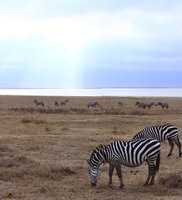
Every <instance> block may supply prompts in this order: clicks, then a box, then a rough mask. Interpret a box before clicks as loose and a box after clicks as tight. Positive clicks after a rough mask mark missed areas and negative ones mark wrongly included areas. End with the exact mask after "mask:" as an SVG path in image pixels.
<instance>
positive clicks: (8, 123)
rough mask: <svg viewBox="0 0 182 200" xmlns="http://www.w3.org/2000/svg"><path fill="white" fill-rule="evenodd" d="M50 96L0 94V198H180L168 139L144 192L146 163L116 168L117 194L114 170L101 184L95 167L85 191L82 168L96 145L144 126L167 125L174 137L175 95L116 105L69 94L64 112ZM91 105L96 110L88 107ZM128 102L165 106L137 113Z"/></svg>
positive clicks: (181, 110)
mask: <svg viewBox="0 0 182 200" xmlns="http://www.w3.org/2000/svg"><path fill="white" fill-rule="evenodd" d="M34 98H36V99H39V100H40V101H44V102H45V107H43V108H42V107H36V106H35V104H34V102H33V100H34ZM65 98H66V97H65ZM65 98H63V99H65ZM58 99H59V98H58V97H22V96H0V158H1V159H0V199H23V200H25V199H33V200H34V199H36V200H37V199H44V200H46V199H47V200H50V199H51V200H52V199H65V200H69V199H71V200H72V199H88V200H94V199H104V200H111V199H125V200H139V199H140V200H144V199H151V200H153V199H155V200H158V199H166V200H169V199H172V198H173V199H180V198H181V196H182V190H181V187H182V183H181V178H182V177H181V158H178V159H177V157H178V149H177V147H176V145H175V147H174V153H173V155H172V156H171V157H170V158H168V157H167V154H168V152H169V145H168V142H166V143H162V156H161V165H160V170H159V172H158V173H157V175H156V181H155V184H154V185H153V186H151V187H143V184H144V182H145V180H146V177H147V173H148V169H147V165H146V164H143V165H141V166H139V167H137V168H128V167H125V166H122V173H123V181H124V184H125V187H124V189H123V190H120V189H119V188H118V187H119V180H118V177H117V176H116V172H114V176H113V185H112V186H109V185H108V165H107V164H106V165H104V166H103V165H102V166H101V167H100V170H101V177H100V179H99V181H98V184H97V186H96V187H95V188H92V187H91V185H90V177H89V174H88V169H87V163H86V160H87V159H88V158H89V157H90V154H91V153H92V151H93V150H94V149H95V147H96V146H98V145H99V144H108V143H110V142H112V141H113V140H128V139H131V138H132V137H133V136H134V135H135V134H136V133H137V132H139V131H140V130H142V129H143V128H144V127H146V126H149V125H160V124H165V123H172V124H174V125H176V126H177V127H178V129H179V137H180V140H182V136H181V132H182V124H181V121H182V115H181V114H182V99H181V98H129V97H125V98H124V97H123V98H122V101H123V106H118V103H117V102H118V100H119V99H120V100H121V98H118V97H70V98H69V99H70V103H69V104H67V105H66V106H65V107H63V106H62V107H61V106H59V107H55V106H54V101H55V100H58ZM92 101H93V102H95V101H98V102H99V104H100V107H97V108H88V107H87V103H88V102H92ZM136 101H139V102H146V103H147V102H168V103H169V109H168V110H163V109H162V108H161V107H152V108H151V109H150V110H148V109H146V110H143V109H139V108H137V107H135V102H136ZM12 105H13V106H12ZM22 105H23V106H22Z"/></svg>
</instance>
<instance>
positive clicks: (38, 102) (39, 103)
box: [34, 99, 44, 107]
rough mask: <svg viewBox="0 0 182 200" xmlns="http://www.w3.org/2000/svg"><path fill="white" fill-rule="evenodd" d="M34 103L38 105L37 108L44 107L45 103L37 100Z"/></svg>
mask: <svg viewBox="0 0 182 200" xmlns="http://www.w3.org/2000/svg"><path fill="white" fill-rule="evenodd" d="M34 102H35V103H36V106H38V105H42V107H44V102H42V101H37V99H34Z"/></svg>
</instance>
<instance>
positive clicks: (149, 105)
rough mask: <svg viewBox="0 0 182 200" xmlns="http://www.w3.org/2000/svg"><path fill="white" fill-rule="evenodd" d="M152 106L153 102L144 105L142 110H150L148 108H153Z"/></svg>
mask: <svg viewBox="0 0 182 200" xmlns="http://www.w3.org/2000/svg"><path fill="white" fill-rule="evenodd" d="M153 105H155V103H154V102H152V103H144V106H143V108H147V107H148V109H150V107H151V106H153Z"/></svg>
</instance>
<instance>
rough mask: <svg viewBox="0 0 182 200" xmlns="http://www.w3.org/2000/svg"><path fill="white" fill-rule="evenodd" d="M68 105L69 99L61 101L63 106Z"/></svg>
mask: <svg viewBox="0 0 182 200" xmlns="http://www.w3.org/2000/svg"><path fill="white" fill-rule="evenodd" d="M67 103H69V99H65V100H63V101H61V105H66V104H67Z"/></svg>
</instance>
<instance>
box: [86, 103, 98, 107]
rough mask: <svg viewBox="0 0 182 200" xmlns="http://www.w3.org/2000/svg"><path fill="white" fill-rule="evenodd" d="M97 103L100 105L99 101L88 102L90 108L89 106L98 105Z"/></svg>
mask: <svg viewBox="0 0 182 200" xmlns="http://www.w3.org/2000/svg"><path fill="white" fill-rule="evenodd" d="M96 105H98V106H99V103H98V102H94V103H91V102H89V103H88V108H89V107H90V106H92V108H93V107H96Z"/></svg>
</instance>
